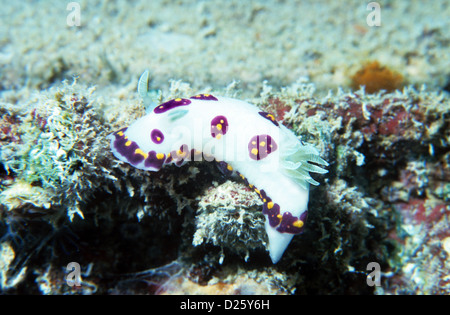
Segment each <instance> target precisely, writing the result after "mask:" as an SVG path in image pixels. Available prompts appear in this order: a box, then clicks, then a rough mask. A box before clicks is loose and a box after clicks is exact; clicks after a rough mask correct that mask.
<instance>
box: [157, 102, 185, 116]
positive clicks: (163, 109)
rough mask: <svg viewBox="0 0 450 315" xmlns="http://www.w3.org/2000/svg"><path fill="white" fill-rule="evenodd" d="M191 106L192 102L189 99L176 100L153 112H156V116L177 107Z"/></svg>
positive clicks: (162, 105)
mask: <svg viewBox="0 0 450 315" xmlns="http://www.w3.org/2000/svg"><path fill="white" fill-rule="evenodd" d="M189 104H191V101H190V100H188V99H187V98H175V99H173V100H170V101H168V102H165V103H162V104H160V105H158V106H156V108H155V109H154V110H153V111H154V112H155V114H162V113H165V112H167V111H168V110H171V109H174V108H176V107H179V106H186V105H189Z"/></svg>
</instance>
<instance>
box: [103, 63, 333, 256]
mask: <svg viewBox="0 0 450 315" xmlns="http://www.w3.org/2000/svg"><path fill="white" fill-rule="evenodd" d="M138 92H139V94H140V95H141V96H142V97H143V98H144V102H145V98H146V97H148V72H147V71H146V72H144V74H143V75H142V76H141V78H140V80H139V84H138ZM249 121H251V122H252V124H249V123H248V122H249ZM108 138H109V139H110V140H111V150H112V152H113V154H114V155H115V156H116V157H117V158H118V159H120V160H121V161H124V162H127V163H129V164H131V165H132V166H134V167H136V168H139V169H143V170H149V171H158V170H159V169H161V168H162V167H163V166H164V165H167V164H175V165H177V166H181V165H183V164H185V163H187V162H188V161H199V160H202V159H205V160H207V161H212V160H214V159H215V160H216V161H220V162H219V166H220V168H221V170H222V171H223V173H224V174H233V173H235V174H237V175H239V176H240V177H241V178H242V179H243V180H244V181H245V182H246V184H248V186H249V187H250V188H251V189H252V190H254V191H255V193H256V194H258V196H259V197H260V198H261V200H262V201H263V209H262V213H263V214H264V216H265V218H266V222H265V228H266V232H267V235H268V239H269V244H268V250H269V254H270V257H271V259H272V262H273V263H277V262H278V261H279V260H280V258H281V257H282V255H283V253H284V251H285V250H286V248H287V246H288V245H289V243H290V241H291V240H292V237H293V236H294V235H295V234H300V233H302V232H303V229H304V225H305V222H306V218H307V213H308V211H307V208H308V198H309V184H312V185H318V184H319V183H318V182H317V181H316V180H314V179H313V178H312V177H311V175H310V173H318V174H324V173H326V172H327V170H325V169H324V168H323V167H322V166H327V165H328V163H327V162H326V161H325V160H323V159H322V158H321V157H320V156H319V152H318V151H317V150H316V149H315V148H314V147H312V146H310V145H308V144H303V143H302V142H301V141H299V140H298V138H297V137H296V135H295V134H294V133H293V132H292V131H290V130H289V129H287V128H286V127H284V126H283V125H281V124H280V123H278V122H277V121H276V120H275V118H274V116H273V115H272V114H270V113H266V112H262V111H261V110H260V109H259V108H257V107H256V106H254V105H252V104H249V103H246V102H243V101H239V100H234V99H230V98H225V97H215V96H213V95H211V94H199V95H195V96H192V97H190V98H176V99H173V100H170V101H167V102H165V103H162V104H159V105H158V106H155V107H152V110H151V112H150V113H149V114H148V115H146V116H144V117H142V118H140V119H139V120H137V121H136V122H135V123H133V124H132V125H131V126H129V127H126V128H122V129H120V130H118V131H116V132H114V133H113V134H111V135H110V136H109V137H108ZM199 143H200V144H199ZM229 152H231V153H232V154H231V155H230V154H228V153H229ZM277 165H280V166H281V167H276V166H277ZM274 166H275V167H274Z"/></svg>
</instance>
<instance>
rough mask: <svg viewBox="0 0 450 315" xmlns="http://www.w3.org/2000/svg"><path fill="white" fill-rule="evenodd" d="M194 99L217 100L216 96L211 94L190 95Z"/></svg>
mask: <svg viewBox="0 0 450 315" xmlns="http://www.w3.org/2000/svg"><path fill="white" fill-rule="evenodd" d="M191 98H192V99H195V100H203V101H217V98H216V97H214V96H212V95H211V94H198V95H195V96H192V97H191Z"/></svg>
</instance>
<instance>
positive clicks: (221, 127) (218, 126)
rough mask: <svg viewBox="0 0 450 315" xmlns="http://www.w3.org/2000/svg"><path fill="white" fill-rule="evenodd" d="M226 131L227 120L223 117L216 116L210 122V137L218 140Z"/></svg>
mask: <svg viewBox="0 0 450 315" xmlns="http://www.w3.org/2000/svg"><path fill="white" fill-rule="evenodd" d="M227 131H228V120H227V118H226V117H225V116H216V117H214V118H213V119H212V120H211V136H212V137H213V138H217V139H220V137H221V136H223V135H225V134H226V133H227Z"/></svg>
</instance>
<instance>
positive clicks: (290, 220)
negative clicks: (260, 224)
mask: <svg viewBox="0 0 450 315" xmlns="http://www.w3.org/2000/svg"><path fill="white" fill-rule="evenodd" d="M302 216H303V215H302ZM304 218H305V219H306V217H304ZM295 221H298V219H297V218H296V217H294V216H293V215H292V213H290V212H285V213H283V218H282V219H281V223H280V226H279V227H278V228H277V231H278V232H280V233H289V234H300V233H301V232H303V226H304V223H305V221H303V220H302V221H303V225H302V227H296V226H294V225H293V224H294V222H295Z"/></svg>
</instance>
